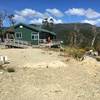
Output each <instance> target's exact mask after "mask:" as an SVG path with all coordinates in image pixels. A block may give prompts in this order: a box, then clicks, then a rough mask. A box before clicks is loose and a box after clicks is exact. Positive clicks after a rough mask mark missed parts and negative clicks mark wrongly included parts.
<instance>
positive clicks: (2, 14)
mask: <svg viewBox="0 0 100 100" xmlns="http://www.w3.org/2000/svg"><path fill="white" fill-rule="evenodd" d="M6 16H7V12H6V10H1V11H0V38H1V41H2V42H3V41H4V40H3V22H4V20H5V18H6Z"/></svg>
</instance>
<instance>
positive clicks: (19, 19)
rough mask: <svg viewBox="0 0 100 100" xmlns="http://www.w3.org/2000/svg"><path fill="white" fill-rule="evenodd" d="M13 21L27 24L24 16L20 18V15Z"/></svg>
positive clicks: (15, 16)
mask: <svg viewBox="0 0 100 100" xmlns="http://www.w3.org/2000/svg"><path fill="white" fill-rule="evenodd" d="M13 19H14V20H15V21H17V22H25V21H26V19H25V18H24V17H23V16H20V15H17V14H15V15H14V18H13Z"/></svg>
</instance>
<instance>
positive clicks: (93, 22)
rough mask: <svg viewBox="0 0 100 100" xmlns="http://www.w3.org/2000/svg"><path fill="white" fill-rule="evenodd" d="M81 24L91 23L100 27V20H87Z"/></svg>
mask: <svg viewBox="0 0 100 100" xmlns="http://www.w3.org/2000/svg"><path fill="white" fill-rule="evenodd" d="M81 22H82V23H89V24H92V25H100V19H95V20H89V19H86V20H82V21H81Z"/></svg>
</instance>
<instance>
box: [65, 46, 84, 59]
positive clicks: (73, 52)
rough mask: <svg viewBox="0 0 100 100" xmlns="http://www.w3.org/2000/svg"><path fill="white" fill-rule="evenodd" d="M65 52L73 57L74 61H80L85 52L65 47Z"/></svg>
mask: <svg viewBox="0 0 100 100" xmlns="http://www.w3.org/2000/svg"><path fill="white" fill-rule="evenodd" d="M65 52H66V53H68V54H69V55H71V56H72V57H74V58H75V59H80V58H82V57H83V55H84V53H85V50H84V49H79V48H74V47H67V48H65Z"/></svg>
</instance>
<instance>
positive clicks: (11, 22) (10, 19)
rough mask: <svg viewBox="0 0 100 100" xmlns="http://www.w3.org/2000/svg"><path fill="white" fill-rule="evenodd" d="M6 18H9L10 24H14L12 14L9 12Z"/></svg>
mask: <svg viewBox="0 0 100 100" xmlns="http://www.w3.org/2000/svg"><path fill="white" fill-rule="evenodd" d="M8 18H9V21H10V26H14V25H15V23H16V22H15V20H14V15H13V14H11V15H9V16H8Z"/></svg>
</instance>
